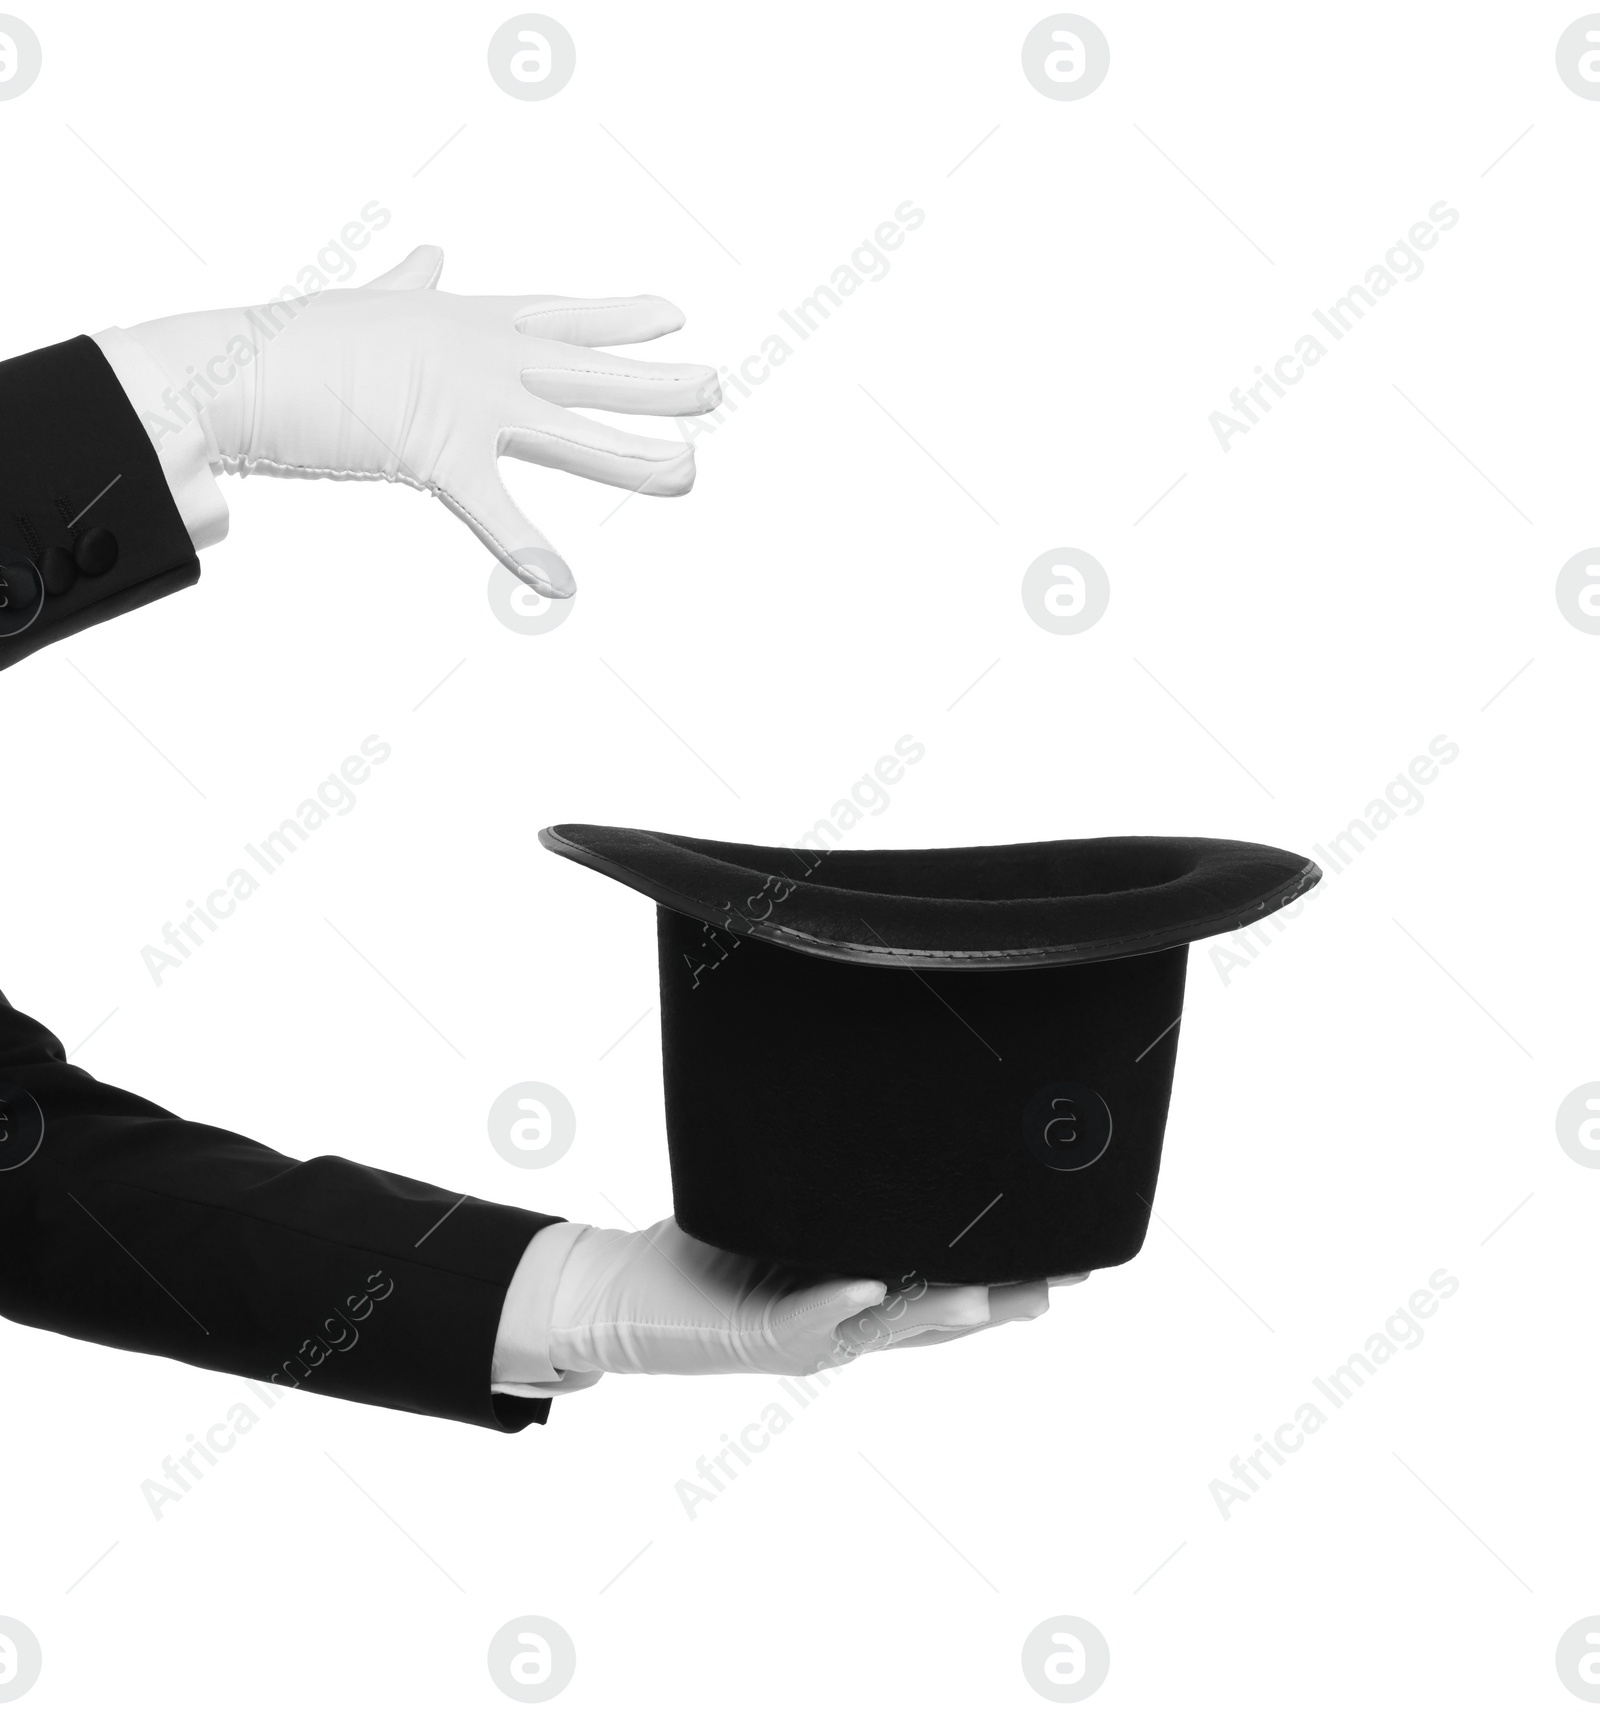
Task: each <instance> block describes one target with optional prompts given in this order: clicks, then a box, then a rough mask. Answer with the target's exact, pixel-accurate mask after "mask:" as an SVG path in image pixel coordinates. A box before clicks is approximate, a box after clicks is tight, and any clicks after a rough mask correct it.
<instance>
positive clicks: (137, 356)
mask: <svg viewBox="0 0 1600 1718" xmlns="http://www.w3.org/2000/svg"><path fill="white" fill-rule="evenodd" d="M93 339H94V343H95V344H96V345H97V346H98V347H99V348H100V350H101V351H102V352H103V353H104V354H105V359H106V362H107V363H108V364H109V365H110V366H111V369H112V373H113V374H114V375H115V376H116V378H117V381H118V383H119V384H120V385H121V387H122V391H123V393H125V394H126V395H127V396H128V401H129V404H130V405H132V407H133V409H134V411H136V412H137V413H138V414H139V422H140V423H141V424H143V425H144V431H145V434H146V435H148V436H149V438H150V441H151V444H152V446H153V447H154V448H155V450H156V457H157V458H158V459H159V460H160V461H161V472H162V475H163V476H164V477H165V478H166V480H167V487H168V488H169V489H170V490H171V491H172V499H173V500H174V501H175V502H176V503H177V505H178V516H179V517H180V518H181V519H182V520H183V524H184V529H185V530H186V531H187V532H188V533H189V541H190V542H191V543H193V544H194V546H195V548H196V549H197V550H199V549H209V548H210V547H211V546H212V545H213V544H215V543H220V542H221V541H222V539H223V538H224V537H226V536H227V534H228V504H227V502H225V501H224V500H223V499H222V491H221V490H220V489H219V488H218V487H217V480H216V478H215V477H214V476H212V473H211V460H212V458H213V449H212V447H211V443H210V439H209V437H208V435H207V433H206V428H205V424H204V422H203V421H202V419H201V417H200V416H199V415H198V414H197V413H194V412H191V411H190V410H189V409H188V408H187V406H185V405H184V403H183V401H182V397H181V395H180V394H179V391H178V389H177V388H176V387H175V386H174V384H173V382H172V380H171V379H170V378H169V377H168V375H167V373H166V371H165V370H164V369H162V367H161V365H160V364H159V363H158V362H157V361H156V359H155V358H154V357H153V356H152V355H151V354H150V353H149V352H147V351H146V350H145V348H144V347H143V346H141V345H140V344H139V342H138V340H137V339H136V338H135V337H134V336H133V335H131V334H130V333H128V331H127V330H126V329H124V328H102V329H101V330H100V332H99V333H98V334H96V335H94V336H93Z"/></svg>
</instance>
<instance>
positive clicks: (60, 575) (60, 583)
mask: <svg viewBox="0 0 1600 1718" xmlns="http://www.w3.org/2000/svg"><path fill="white" fill-rule="evenodd" d="M39 570H40V572H41V573H42V574H43V575H44V589H45V595H46V596H52V597H64V596H65V595H66V594H67V592H68V591H70V590H71V589H72V587H73V585H75V584H76V583H77V580H78V563H77V562H76V561H75V560H73V558H72V551H71V550H70V549H46V550H45V552H44V560H43V562H42V563H41V565H40V568H39Z"/></svg>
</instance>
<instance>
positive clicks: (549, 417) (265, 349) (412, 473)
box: [126, 245, 721, 597]
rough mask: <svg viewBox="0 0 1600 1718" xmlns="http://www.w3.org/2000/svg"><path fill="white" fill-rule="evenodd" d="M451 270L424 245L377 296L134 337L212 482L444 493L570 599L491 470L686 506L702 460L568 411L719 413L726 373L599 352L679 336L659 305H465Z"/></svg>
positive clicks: (177, 324)
mask: <svg viewBox="0 0 1600 1718" xmlns="http://www.w3.org/2000/svg"><path fill="white" fill-rule="evenodd" d="M443 267H444V253H443V251H441V250H440V249H439V247H438V246H437V245H421V246H419V247H418V248H417V249H416V250H414V251H413V252H412V253H411V255H410V256H408V257H407V258H406V259H405V261H404V262H402V263H400V264H399V265H398V267H396V268H393V269H391V270H390V271H389V273H387V274H385V275H383V276H381V277H380V278H379V279H377V280H375V281H373V282H372V284H371V285H370V286H366V287H361V288H334V289H330V290H328V291H325V292H322V293H319V294H318V295H317V296H315V297H313V298H309V299H280V300H274V301H272V302H271V303H268V304H265V305H257V306H254V307H250V308H244V309H238V310H207V311H199V312H196V313H195V314H193V315H187V316H169V317H163V318H161V319H160V320H158V321H155V322H144V323H141V324H139V325H138V326H137V327H135V328H131V329H128V330H126V332H127V334H128V335H129V336H130V337H131V338H132V339H133V340H134V341H136V342H137V343H138V344H139V345H140V346H142V347H143V348H144V350H145V351H146V352H147V353H148V354H149V355H150V357H152V358H153V359H154V360H155V362H156V363H157V364H158V365H160V366H161V368H162V369H163V370H164V371H165V373H166V375H167V377H168V379H169V380H171V381H172V382H173V384H174V388H175V390H176V392H177V393H178V394H181V395H182V396H183V398H184V399H185V400H186V401H188V402H190V403H191V404H192V405H193V406H194V407H195V408H197V409H198V412H199V416H200V418H201V421H202V423H203V424H204V427H205V431H206V435H207V439H208V441H209V444H210V453H211V463H212V467H213V469H214V470H222V471H228V472H233V473H252V472H266V473H269V474H270V475H272V476H275V477H333V478H383V479H385V480H387V481H388V482H391V483H396V482H397V483H408V484H410V485H412V486H413V487H414V488H417V489H423V490H426V491H428V492H429V493H430V494H433V495H437V496H438V497H439V499H440V500H441V501H443V502H444V504H445V505H446V506H447V507H448V508H449V509H450V511H451V512H452V513H454V514H455V515H456V516H457V517H458V518H460V519H461V520H463V521H464V522H465V523H466V524H467V525H468V526H469V527H470V528H471V529H472V531H473V532H474V533H475V534H476V535H477V537H478V538H479V539H480V541H481V542H483V544H484V545H485V546H486V547H487V548H488V549H489V551H490V552H491V553H492V554H493V555H494V556H495V557H496V558H497V559H498V560H499V561H500V562H501V563H502V564H503V565H504V566H506V567H508V568H509V569H510V570H511V571H512V572H513V573H515V574H516V576H517V577H518V578H520V579H522V580H523V581H524V582H525V583H526V584H530V585H532V586H533V588H534V589H535V590H537V591H539V592H541V593H542V594H543V595H545V596H550V597H567V596H571V595H572V594H573V592H574V590H575V589H576V586H575V585H574V583H573V579H572V574H571V572H570V570H569V569H568V567H567V564H566V562H565V561H563V560H562V559H561V557H560V556H559V555H558V554H557V553H556V552H555V550H554V549H553V548H552V547H551V545H550V543H549V540H548V539H547V538H546V537H544V535H543V534H542V533H541V532H540V531H539V530H538V529H537V527H535V526H534V525H533V524H532V523H531V522H530V521H529V520H528V519H527V518H526V517H525V516H524V515H523V513H522V512H521V510H520V509H519V508H518V506H517V504H516V503H515V502H514V501H513V500H512V498H511V495H510V492H509V491H508V490H507V489H506V487H505V485H504V483H502V482H501V480H500V474H499V472H498V470H497V469H496V466H495V461H496V459H497V458H498V457H499V456H500V455H501V454H510V455H512V456H513V457H515V458H517V459H524V460H529V461H532V462H533V463H534V464H536V465H546V466H551V467H553V468H554V469H556V470H558V471H568V472H572V473H573V474H575V475H576V476H579V477H588V478H592V479H594V481H596V482H597V483H610V484H615V485H616V486H617V487H619V488H622V489H631V490H636V491H639V492H641V493H644V494H649V495H682V494H684V493H685V492H686V491H687V490H688V489H689V488H690V487H691V486H692V485H693V483H694V450H693V448H691V447H689V446H688V445H686V444H685V443H682V442H678V441H661V440H657V439H656V438H655V437H653V436H642V435H633V434H631V433H629V432H628V431H626V430H620V429H614V428H612V427H611V425H609V424H606V423H601V422H598V421H597V420H595V419H593V418H587V417H583V416H582V415H580V414H579V413H578V412H575V411H572V410H569V409H568V408H570V407H573V406H589V407H595V408H598V409H600V410H603V411H613V412H652V413H657V414H659V415H662V416H667V417H681V416H685V415H689V414H693V413H697V412H705V411H710V410H711V409H712V408H713V407H715V406H716V405H717V404H718V403H719V401H720V400H721V391H720V389H719V387H718V383H717V376H716V372H715V371H714V370H711V369H708V368H707V367H706V366H705V365H703V364H651V363H644V362H641V361H640V360H638V359H634V358H621V357H617V356H615V355H614V354H612V353H609V352H600V351H596V350H594V348H595V347H598V346H606V345H627V344H631V343H633V342H635V341H640V340H654V339H655V338H656V337H657V336H658V335H661V334H670V333H672V332H673V331H674V330H675V329H678V328H681V327H682V326H683V313H682V312H681V311H680V310H678V309H677V308H676V307H675V306H673V305H671V304H669V303H668V302H667V301H666V300H665V299H664V298H651V297H645V298H612V299H581V298H559V297H541V296H539V295H536V294H531V293H529V294H523V295H521V296H517V297H511V298H464V297H458V296H456V295H454V294H451V293H445V292H438V291H436V290H435V288H436V286H437V284H438V280H439V274H440V271H441V270H442V269H443Z"/></svg>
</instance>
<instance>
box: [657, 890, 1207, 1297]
mask: <svg viewBox="0 0 1600 1718" xmlns="http://www.w3.org/2000/svg"><path fill="white" fill-rule="evenodd" d="M657 918H658V935H659V948H660V958H661V999H662V1007H661V1022H662V1049H663V1069H664V1076H665V1083H666V1102H667V1136H668V1140H669V1142H670V1152H671V1158H672V1191H673V1205H674V1209H675V1211H676V1214H677V1218H678V1222H679V1223H680V1224H681V1226H682V1227H683V1228H684V1229H686V1230H687V1231H688V1232H689V1233H690V1234H692V1235H695V1236H697V1237H698V1238H699V1239H701V1240H703V1241H708V1242H711V1243H712V1244H713V1245H715V1246H719V1247H726V1248H728V1249H730V1250H731V1251H734V1252H740V1253H749V1254H753V1255H754V1256H756V1257H759V1258H775V1259H785V1260H789V1261H792V1262H794V1263H798V1264H804V1265H808V1266H812V1267H814V1268H816V1269H819V1270H825V1271H837V1272H839V1273H841V1274H845V1275H857V1274H859V1275H865V1276H876V1277H879V1278H882V1279H883V1280H885V1281H898V1280H900V1279H901V1278H902V1276H903V1275H904V1274H905V1273H916V1274H919V1275H921V1276H923V1277H925V1278H926V1279H927V1280H928V1281H930V1282H1013V1281H1022V1280H1027V1279H1032V1278H1037V1277H1043V1276H1058V1275H1063V1274H1066V1273H1068V1272H1071V1271H1080V1270H1093V1269H1098V1268H1101V1267H1104V1266H1107V1265H1117V1264H1121V1263H1123V1262H1124V1261H1125V1260H1127V1259H1130V1258H1132V1257H1133V1255H1134V1254H1135V1253H1137V1252H1138V1250H1139V1248H1140V1246H1141V1245H1142V1244H1143V1241H1144V1235H1145V1228H1146V1226H1147V1225H1148V1223H1149V1221H1150V1202H1151V1200H1152V1199H1153V1198H1154V1197H1155V1186H1156V1170H1157V1168H1158V1166H1159V1164H1160V1161H1161V1138H1162V1130H1163V1128H1164V1127H1165V1124H1166V1115H1167V1099H1168V1095H1169V1093H1170V1091H1171V1087H1172V1071H1173V1061H1174V1058H1175V1056H1176V1054H1177V1046H1178V1031H1177V1029H1176V1028H1175V1027H1174V1026H1173V1023H1174V1022H1175V1021H1176V1020H1177V1018H1178V1015H1179V1013H1180V1011H1181V1009H1182V1007H1183V981H1184V967H1185V962H1186V959H1187V955H1188V951H1187V950H1186V949H1183V948H1177V949H1169V950H1166V951H1164V952H1162V953H1159V954H1149V955H1136V956H1133V957H1130V958H1128V959H1125V960H1117V961H1108V962H1105V963H1102V964H1100V965H1094V966H1081V965H1080V966H1060V967H1039V968H1032V969H1029V970H1025V971H1020V972H918V971H915V970H907V969H903V968H893V967H881V966H848V967H841V966H839V965H838V964H836V963H833V962H828V961H821V960H816V959H813V958H811V957H810V956H808V955H803V954H794V953H790V952H789V951H787V950H785V949H780V948H774V947H772V946H771V945H770V944H767V943H763V942H760V941H758V940H757V939H755V938H745V939H741V940H738V941H737V942H735V940H734V939H733V938H732V937H731V936H730V935H729V934H728V933H727V932H725V931H720V930H716V931H712V930H711V929H709V928H708V927H707V926H705V925H703V924H697V923H696V922H695V921H693V920H692V919H688V918H684V917H683V916H681V915H680V914H677V913H673V912H670V911H668V910H666V909H661V910H659V911H658V915H657ZM708 938H709V939H711V942H710V947H713V948H715V947H718V946H720V947H722V948H723V949H725V950H726V953H725V956H724V957H723V958H721V959H720V960H718V961H717V962H716V964H715V965H708V964H707V952H708ZM1168 1028H1172V1029H1171V1030H1168ZM1163 1034H1164V1035H1163ZM1062 1085H1068V1086H1077V1087H1088V1088H1090V1089H1091V1090H1092V1091H1094V1092H1096V1093H1098V1094H1099V1095H1100V1097H1102V1098H1103V1099H1104V1101H1105V1104H1106V1106H1107V1108H1108V1109H1109V1112H1110V1116H1111V1121H1112V1127H1111V1133H1110V1138H1109V1141H1108V1142H1107V1144H1106V1146H1105V1149H1104V1151H1103V1152H1102V1153H1101V1154H1100V1155H1099V1156H1098V1157H1097V1158H1096V1159H1095V1161H1093V1162H1092V1163H1090V1164H1088V1165H1087V1166H1086V1167H1083V1168H1079V1169H1060V1168H1051V1167H1049V1166H1048V1165H1047V1164H1046V1162H1044V1161H1043V1160H1042V1159H1041V1157H1040V1156H1039V1155H1038V1154H1037V1153H1036V1152H1035V1150H1034V1146H1035V1145H1036V1144H1037V1143H1039V1142H1038V1139H1037V1137H1036V1136H1037V1133H1038V1131H1039V1128H1040V1125H1041V1124H1040V1122H1039V1120H1038V1119H1037V1116H1036V1115H1035V1116H1034V1118H1033V1119H1032V1121H1031V1123H1030V1112H1031V1111H1033V1108H1034V1099H1035V1097H1036V1095H1037V1094H1038V1093H1040V1092H1041V1091H1042V1090H1053V1089H1057V1088H1059V1087H1060V1086H1062Z"/></svg>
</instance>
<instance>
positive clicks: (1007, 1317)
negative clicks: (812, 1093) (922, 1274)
mask: <svg viewBox="0 0 1600 1718" xmlns="http://www.w3.org/2000/svg"><path fill="white" fill-rule="evenodd" d="M1049 1306H1050V1290H1049V1288H1048V1286H1047V1285H1046V1284H1044V1283H1042V1282H1038V1283H1017V1284H1011V1285H1007V1286H1005V1287H1001V1288H983V1287H936V1286H930V1285H928V1284H927V1283H924V1282H921V1281H920V1280H919V1281H917V1282H914V1283H911V1284H908V1285H905V1286H904V1287H903V1288H901V1289H899V1290H897V1291H895V1292H890V1291H889V1289H888V1288H887V1286H886V1285H885V1284H884V1283H882V1282H875V1281H872V1280H869V1279H863V1278H856V1279H848V1278H839V1277H832V1278H827V1279H818V1278H817V1277H816V1276H815V1275H812V1274H807V1273H805V1272H800V1271H795V1270H793V1269H791V1268H789V1267H787V1266H783V1265H768V1264H762V1263H761V1262H760V1261H758V1260H756V1259H748V1258H744V1257H742V1256H741V1255H740V1254H738V1253H726V1252H723V1251H722V1250H721V1249H720V1248H717V1247H710V1246H707V1245H706V1244H705V1243H704V1242H703V1241H696V1240H694V1239H693V1238H692V1237H691V1236H688V1235H686V1234H684V1232H683V1231H682V1230H681V1229H680V1228H679V1227H678V1225H677V1224H676V1223H675V1222H673V1220H672V1219H671V1218H670V1217H669V1218H667V1219H666V1220H665V1221H663V1222H660V1223H657V1224H656V1225H655V1226H654V1227H653V1228H650V1229H643V1230H639V1231H637V1232H633V1231H629V1230H622V1229H594V1228H584V1229H582V1231H581V1232H580V1233H579V1234H578V1235H577V1236H576V1238H575V1239H574V1240H573V1241H572V1248H571V1251H570V1252H569V1253H568V1255H567V1258H566V1262H565V1264H564V1265H563V1267H562V1270H561V1276H560V1279H559V1281H558V1282H557V1284H556V1290H555V1298H554V1302H553V1304H552V1309H551V1318H550V1340H549V1356H550V1360H551V1363H552V1364H553V1365H554V1366H556V1367H557V1368H560V1369H561V1370H563V1371H565V1372H577V1373H585V1372H652V1373H675V1374H692V1375H699V1374H704V1373H712V1372H771V1373H777V1374H779V1375H781V1376H784V1377H798V1376H801V1375H802V1374H805V1373H808V1372H814V1371H817V1370H818V1369H819V1368H822V1367H828V1366H839V1365H843V1364H845V1363H846V1362H847V1361H850V1360H853V1359H855V1358H856V1357H857V1356H858V1355H861V1354H865V1353H869V1352H871V1351H872V1350H873V1349H879V1348H889V1347H918V1346H923V1345H926V1344H929V1343H933V1342H948V1341H950V1340H951V1339H952V1338H954V1337H957V1336H967V1335H970V1334H971V1333H972V1332H973V1331H975V1330H989V1329H993V1328H994V1327H995V1326H997V1325H1001V1324H1006V1323H1009V1322H1010V1321H1011V1320H1012V1319H1018V1318H1037V1317H1038V1316H1039V1314H1040V1313H1042V1312H1046V1311H1048V1310H1049Z"/></svg>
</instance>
